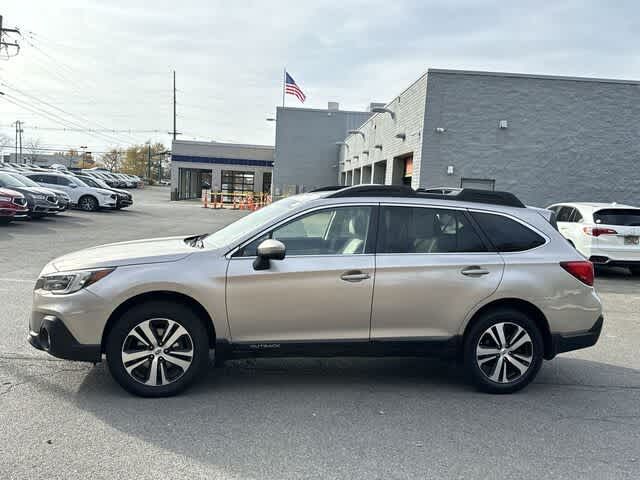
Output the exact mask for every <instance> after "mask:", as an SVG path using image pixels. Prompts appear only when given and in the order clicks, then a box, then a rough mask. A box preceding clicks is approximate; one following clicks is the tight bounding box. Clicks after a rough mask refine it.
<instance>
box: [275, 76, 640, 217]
mask: <svg viewBox="0 0 640 480" xmlns="http://www.w3.org/2000/svg"><path fill="white" fill-rule="evenodd" d="M385 108H386V111H385V112H383V113H376V114H375V115H373V116H372V117H371V118H369V119H368V120H366V121H365V122H364V123H363V124H362V125H361V126H359V128H358V129H357V130H358V133H354V134H350V135H348V136H347V138H346V139H345V145H344V146H343V147H342V148H341V150H340V154H339V164H340V168H339V174H338V181H340V182H341V183H342V184H345V185H352V184H359V183H386V184H402V183H404V184H408V185H411V186H413V187H414V188H416V187H427V186H440V185H442V186H455V187H459V186H473V187H479V188H489V189H500V190H509V191H512V192H514V193H516V194H517V195H518V196H520V197H521V198H522V199H523V200H524V201H525V202H527V203H529V204H532V205H540V206H543V205H547V204H550V203H552V202H556V201H618V202H623V201H624V202H626V203H636V204H638V203H640V169H639V168H638V157H639V155H640V137H639V134H640V131H639V127H638V125H639V124H638V119H639V118H640V82H637V81H626V80H605V79H596V78H574V77H559V76H546V75H522V74H511V73H494V72H472V71H458V70H439V69H429V70H428V71H427V73H425V74H424V75H423V76H421V77H420V78H419V79H418V80H416V82H414V83H413V84H412V85H410V86H409V87H408V88H407V89H406V90H405V91H403V92H402V93H401V94H400V95H398V96H397V97H395V98H394V99H393V100H391V102H389V103H388V104H387V105H385ZM283 134H284V133H283ZM310 135H311V134H310ZM326 171H327V172H328V169H327V170H326ZM318 178H320V177H318ZM326 183H331V182H326Z"/></svg>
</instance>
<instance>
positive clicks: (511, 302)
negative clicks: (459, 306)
mask: <svg viewBox="0 0 640 480" xmlns="http://www.w3.org/2000/svg"><path fill="white" fill-rule="evenodd" d="M501 308H512V309H514V310H518V311H520V312H522V313H524V314H526V315H528V316H529V317H531V318H532V319H533V321H534V322H536V325H537V326H538V328H539V329H540V333H541V334H542V340H543V343H544V355H543V356H544V358H545V359H547V360H550V359H551V358H553V356H554V354H553V352H554V348H553V337H552V335H551V329H550V328H549V321H548V320H547V317H546V316H545V315H544V313H542V310H540V309H539V308H538V307H536V306H535V305H534V304H533V303H531V302H528V301H526V300H522V299H519V298H500V299H497V300H494V301H492V302H489V303H487V304H486V305H483V306H482V307H481V308H480V309H478V310H477V311H476V312H475V313H474V314H473V316H472V317H471V318H470V319H469V321H468V322H467V325H466V326H465V328H464V332H463V334H462V338H463V339H464V338H466V335H467V333H468V332H469V330H470V328H471V326H472V325H473V324H474V323H475V322H476V321H477V320H478V319H479V318H480V317H482V316H483V315H485V314H486V313H488V312H490V311H492V310H498V309H501Z"/></svg>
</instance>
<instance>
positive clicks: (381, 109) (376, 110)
mask: <svg viewBox="0 0 640 480" xmlns="http://www.w3.org/2000/svg"><path fill="white" fill-rule="evenodd" d="M371 111H372V112H373V113H388V114H389V115H391V118H393V119H394V120H395V119H396V113H395V112H394V111H393V110H390V109H388V108H387V107H374V108H372V109H371Z"/></svg>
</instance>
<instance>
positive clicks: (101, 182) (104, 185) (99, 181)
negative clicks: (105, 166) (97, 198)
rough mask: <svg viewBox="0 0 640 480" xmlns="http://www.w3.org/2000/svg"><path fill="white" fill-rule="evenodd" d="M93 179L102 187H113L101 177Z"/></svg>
mask: <svg viewBox="0 0 640 480" xmlns="http://www.w3.org/2000/svg"><path fill="white" fill-rule="evenodd" d="M93 181H94V182H95V183H96V184H97V185H98V186H99V187H100V188H107V189H108V188H111V187H110V186H109V185H107V183H106V182H105V181H104V180H102V179H101V178H94V179H93Z"/></svg>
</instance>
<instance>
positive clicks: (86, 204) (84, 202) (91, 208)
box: [78, 195, 99, 212]
mask: <svg viewBox="0 0 640 480" xmlns="http://www.w3.org/2000/svg"><path fill="white" fill-rule="evenodd" d="M78 206H79V207H80V209H81V210H84V211H85V212H95V211H96V210H98V207H99V205H98V200H96V199H95V197H91V196H89V195H85V196H84V197H82V198H80V200H78Z"/></svg>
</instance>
